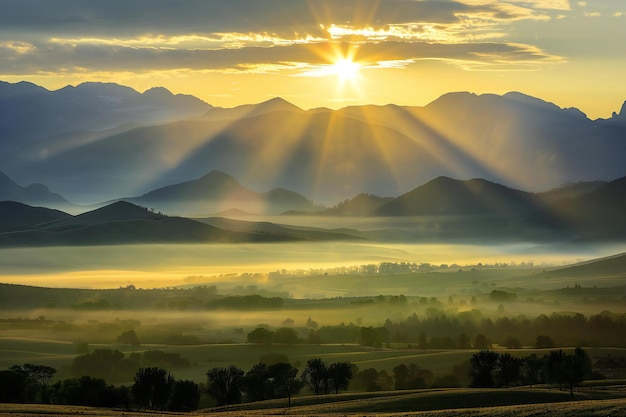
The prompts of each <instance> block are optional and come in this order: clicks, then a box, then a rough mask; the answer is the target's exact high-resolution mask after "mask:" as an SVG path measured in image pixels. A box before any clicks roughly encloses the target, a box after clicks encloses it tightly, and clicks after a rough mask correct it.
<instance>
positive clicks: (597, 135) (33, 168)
mask: <svg viewBox="0 0 626 417" xmlns="http://www.w3.org/2000/svg"><path fill="white" fill-rule="evenodd" d="M0 111H3V115H6V116H5V117H3V118H2V121H0V136H2V137H3V138H6V140H3V142H2V144H0V164H2V165H0V166H3V167H5V168H3V169H6V170H7V171H8V172H11V174H12V176H13V178H15V179H16V180H17V181H19V182H21V183H30V182H36V181H37V179H38V178H45V179H46V184H47V185H48V186H50V187H51V188H53V189H54V190H56V191H58V192H60V193H61V194H63V195H64V196H66V197H67V198H70V199H71V200H73V201H85V200H88V201H89V202H92V203H93V202H94V201H103V200H112V199H115V198H119V197H120V196H128V195H135V196H136V195H142V194H145V193H148V192H149V191H151V190H156V189H159V188H162V187H165V186H168V185H171V184H177V183H183V182H187V181H191V180H194V179H197V178H199V177H201V176H203V175H205V174H206V173H207V172H210V171H212V170H220V171H224V172H229V173H230V174H231V175H233V176H234V177H235V178H237V179H238V180H239V181H241V182H242V183H244V184H246V185H247V186H249V187H251V188H252V189H255V190H271V189H277V188H284V189H288V190H292V191H293V192H296V193H300V194H302V195H305V196H307V197H308V198H310V199H312V200H313V201H316V202H320V203H323V204H327V205H331V204H336V203H337V201H343V200H345V199H346V198H350V197H351V196H354V195H357V194H358V193H367V194H374V195H401V194H404V193H407V192H409V191H411V190H412V189H413V188H414V187H415V184H420V183H422V184H423V183H425V182H427V181H430V180H431V179H433V178H436V177H439V176H446V177H450V178H484V179H485V180H487V181H492V182H496V183H498V184H504V185H506V186H509V187H513V188H517V189H524V190H528V191H532V192H538V191H543V190H548V189H552V188H554V187H557V186H559V185H560V184H563V183H567V182H579V181H594V180H601V181H609V180H611V179H614V178H619V177H622V176H624V174H626V173H625V172H624V167H625V166H626V142H624V140H623V138H624V137H626V123H622V122H621V121H622V119H623V118H624V116H623V115H624V114H626V111H624V110H623V109H622V110H620V113H619V115H618V114H616V115H615V116H614V117H612V118H610V119H607V120H595V121H594V120H590V119H588V118H587V117H586V116H585V115H584V114H583V113H582V112H581V111H579V110H578V109H575V108H565V109H564V108H560V107H558V106H557V105H555V104H553V103H549V102H546V101H544V100H541V99H539V98H534V97H531V96H528V95H525V94H523V93H519V92H511V93H507V94H504V95H502V96H500V95H495V94H482V95H476V94H472V93H468V92H455V93H449V94H445V95H443V96H441V97H439V98H438V99H436V100H435V101H433V102H431V103H429V104H428V105H426V106H423V107H417V106H397V105H387V106H373V105H368V106H351V107H346V108H344V109H340V110H329V109H314V110H310V111H305V110H302V109H300V108H298V107H296V106H294V105H293V104H290V103H289V102H287V101H285V100H283V99H280V98H275V99H272V100H268V101H266V102H263V103H258V104H253V105H243V106H239V107H235V108H232V109H224V108H214V107H211V106H209V105H208V104H206V103H203V102H200V101H199V100H197V99H195V98H193V97H189V96H173V95H171V93H169V92H167V91H166V90H164V89H161V88H156V89H153V90H148V91H147V92H145V93H143V94H140V93H138V92H135V91H134V90H132V89H129V88H127V87H122V86H118V85H113V84H99V83H86V84H81V85H79V86H77V87H67V88H65V89H62V90H59V91H55V92H51V91H48V90H45V89H42V88H41V87H37V86H35V85H32V84H28V83H24V84H22V83H20V84H8V83H2V84H0ZM172 120H175V121H172ZM107 130H109V132H108V133H107V132H106V131H107ZM94 132H95V133H94Z"/></svg>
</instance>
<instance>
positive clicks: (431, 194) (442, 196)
mask: <svg viewBox="0 0 626 417" xmlns="http://www.w3.org/2000/svg"><path fill="white" fill-rule="evenodd" d="M537 205H538V201H536V199H535V197H534V196H533V195H532V194H530V193H528V192H525V191H519V190H514V189H512V188H508V187H505V186H503V185H500V184H495V183H492V182H489V181H486V180H484V179H472V180H467V181H461V180H455V179H452V178H448V177H438V178H436V179H434V180H432V181H430V182H428V183H426V184H424V185H422V186H420V187H417V188H415V189H414V190H412V191H410V192H408V193H406V194H403V195H401V196H400V197H398V198H396V199H394V200H392V201H390V202H388V203H385V204H383V205H382V206H380V207H378V208H377V209H375V210H374V212H373V214H375V215H379V216H436V215H473V214H483V215H485V214H490V215H512V214H518V213H520V212H527V211H529V210H531V209H533V208H535V207H536V206H537Z"/></svg>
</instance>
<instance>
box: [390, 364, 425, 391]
mask: <svg viewBox="0 0 626 417" xmlns="http://www.w3.org/2000/svg"><path fill="white" fill-rule="evenodd" d="M393 376H394V381H395V383H394V388H395V389H418V388H426V387H427V386H428V385H429V384H431V383H433V382H434V380H435V376H434V375H433V373H432V372H431V371H429V370H428V369H422V368H421V367H420V366H419V365H417V364H415V363H410V364H409V365H408V366H407V365H405V364H401V365H398V366H396V367H395V368H393Z"/></svg>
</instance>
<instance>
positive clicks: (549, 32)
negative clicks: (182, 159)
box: [0, 0, 626, 119]
mask: <svg viewBox="0 0 626 417" xmlns="http://www.w3.org/2000/svg"><path fill="white" fill-rule="evenodd" d="M625 74H626V2H624V1H622V0H587V1H568V0H507V1H493V0H457V1H448V0H106V1H91V0H89V1H86V0H54V1H52V0H0V80H2V81H7V82H18V81H23V80H24V81H30V82H34V83H36V84H38V85H42V86H44V87H46V88H48V89H50V90H56V89H59V88H62V87H64V86H66V85H70V84H71V85H77V84H80V83H82V82H86V81H99V82H115V83H119V84H123V85H127V86H130V87H133V88H135V89H136V90H138V91H145V90H147V89H149V88H151V87H156V86H163V87H166V88H168V89H169V90H170V91H172V92H173V93H182V94H192V95H195V96H197V97H199V98H201V99H203V100H204V101H206V102H207V103H209V104H212V105H215V106H220V107H234V106H237V105H240V104H245V103H258V102H262V101H265V100H267V99H270V98H273V97H277V96H280V97H283V98H284V99H286V100H288V101H290V102H292V103H294V104H296V105H298V106H300V107H302V108H304V109H308V108H315V107H330V108H340V107H345V106H348V105H359V104H381V105H382V104H388V103H394V104H398V105H416V106H423V105H426V104H428V103H429V102H431V101H433V100H435V99H436V98H437V97H439V96H441V95H442V94H445V93H447V92H451V91H470V92H474V93H477V94H482V93H496V94H504V93H506V92H508V91H520V92H523V93H525V94H529V95H532V96H535V97H539V98H542V99H544V100H547V101H550V102H554V103H555V104H557V105H558V106H560V107H564V108H567V107H577V108H579V109H580V110H582V111H583V112H585V113H586V114H587V115H588V117H590V118H591V119H595V118H600V117H601V118H608V117H610V116H611V113H612V112H614V111H615V112H619V110H620V108H621V106H622V103H623V102H624V100H626V82H624V75H625Z"/></svg>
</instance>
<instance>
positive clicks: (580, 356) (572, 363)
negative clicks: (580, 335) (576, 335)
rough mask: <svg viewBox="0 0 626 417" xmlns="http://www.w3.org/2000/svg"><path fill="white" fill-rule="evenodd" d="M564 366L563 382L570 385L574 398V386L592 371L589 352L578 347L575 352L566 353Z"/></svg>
mask: <svg viewBox="0 0 626 417" xmlns="http://www.w3.org/2000/svg"><path fill="white" fill-rule="evenodd" d="M562 367H563V370H562V376H563V382H564V383H566V384H567V386H568V387H569V393H570V395H571V396H572V398H573V397H574V388H575V387H576V386H577V385H578V384H580V383H581V382H582V381H583V379H584V378H585V375H587V374H588V373H589V372H591V359H590V358H589V356H588V355H587V352H585V351H584V350H583V349H582V348H580V347H577V348H576V349H575V350H574V353H573V354H566V355H565V356H564V357H563V362H562Z"/></svg>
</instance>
